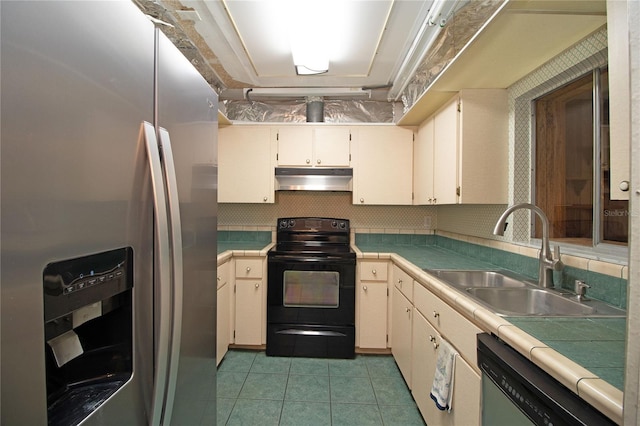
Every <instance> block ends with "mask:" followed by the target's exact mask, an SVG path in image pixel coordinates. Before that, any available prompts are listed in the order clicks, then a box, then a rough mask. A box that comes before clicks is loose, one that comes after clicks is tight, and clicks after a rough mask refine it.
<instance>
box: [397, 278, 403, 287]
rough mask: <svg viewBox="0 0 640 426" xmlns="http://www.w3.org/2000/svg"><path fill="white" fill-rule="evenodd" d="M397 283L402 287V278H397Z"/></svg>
mask: <svg viewBox="0 0 640 426" xmlns="http://www.w3.org/2000/svg"><path fill="white" fill-rule="evenodd" d="M398 285H399V286H400V287H402V279H398Z"/></svg>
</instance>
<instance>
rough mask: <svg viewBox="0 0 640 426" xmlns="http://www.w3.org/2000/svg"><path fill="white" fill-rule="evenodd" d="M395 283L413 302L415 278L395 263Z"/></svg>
mask: <svg viewBox="0 0 640 426" xmlns="http://www.w3.org/2000/svg"><path fill="white" fill-rule="evenodd" d="M393 285H395V286H396V287H397V288H398V290H400V292H401V293H402V294H404V296H405V297H406V298H407V299H408V300H409V302H412V303H413V278H411V275H409V274H407V273H406V272H405V271H404V270H402V269H401V268H400V267H399V266H397V265H396V264H394V265H393Z"/></svg>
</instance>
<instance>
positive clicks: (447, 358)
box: [431, 339, 458, 411]
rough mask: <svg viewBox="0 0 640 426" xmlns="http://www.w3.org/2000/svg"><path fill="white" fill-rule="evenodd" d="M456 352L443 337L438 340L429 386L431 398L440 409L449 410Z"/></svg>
mask: <svg viewBox="0 0 640 426" xmlns="http://www.w3.org/2000/svg"><path fill="white" fill-rule="evenodd" d="M457 356H458V352H457V351H456V350H455V349H454V348H453V346H451V344H450V343H449V342H447V341H446V340H444V339H441V340H440V345H439V346H438V356H437V359H436V372H435V376H434V377H433V385H432V386H431V399H433V401H434V402H435V403H436V407H438V409H440V410H443V411H444V410H448V411H451V401H452V400H453V376H454V373H455V368H456V357H457Z"/></svg>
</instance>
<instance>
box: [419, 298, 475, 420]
mask: <svg viewBox="0 0 640 426" xmlns="http://www.w3.org/2000/svg"><path fill="white" fill-rule="evenodd" d="M441 340H442V337H441V336H440V334H439V333H438V332H437V331H436V329H435V328H434V327H433V326H432V325H431V324H430V323H429V321H427V320H426V318H425V317H424V316H423V315H422V314H421V313H420V312H419V311H418V310H417V309H415V310H414V317H413V336H412V341H413V342H412V345H413V346H412V357H413V360H414V362H413V368H412V371H411V374H412V376H411V383H412V384H413V385H412V388H411V393H412V394H413V398H414V399H415V401H416V404H417V405H418V409H419V410H420V413H421V414H422V416H423V417H424V419H425V422H426V423H427V424H428V425H429V426H438V425H450V426H456V425H469V426H471V425H479V424H480V392H481V389H480V380H481V379H480V375H479V374H478V373H477V372H476V371H475V370H474V369H473V368H471V367H470V366H469V364H468V363H467V362H466V361H465V360H464V358H461V357H458V358H457V359H456V366H455V373H454V378H453V380H454V387H453V401H452V403H451V407H452V409H451V411H450V412H449V411H441V410H439V409H438V408H437V407H436V405H435V403H434V402H433V400H432V399H431V397H430V395H429V394H430V392H431V385H432V383H433V377H434V375H435V368H436V359H437V348H438V345H439V344H440V342H441Z"/></svg>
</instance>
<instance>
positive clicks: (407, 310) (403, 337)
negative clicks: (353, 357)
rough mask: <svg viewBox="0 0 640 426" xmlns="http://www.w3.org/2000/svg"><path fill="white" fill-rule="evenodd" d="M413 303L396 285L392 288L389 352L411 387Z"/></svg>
mask: <svg viewBox="0 0 640 426" xmlns="http://www.w3.org/2000/svg"><path fill="white" fill-rule="evenodd" d="M412 310H413V305H411V302H409V301H408V300H407V298H406V297H404V296H403V295H402V293H400V290H399V289H398V287H394V288H393V301H392V308H391V315H392V320H391V327H392V330H393V331H392V333H391V336H392V337H391V339H392V342H391V353H392V354H393V357H394V359H395V360H396V364H398V367H399V368H400V372H401V373H402V376H403V377H404V380H405V381H406V382H407V385H408V386H409V388H411V317H412V315H413V312H412Z"/></svg>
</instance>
